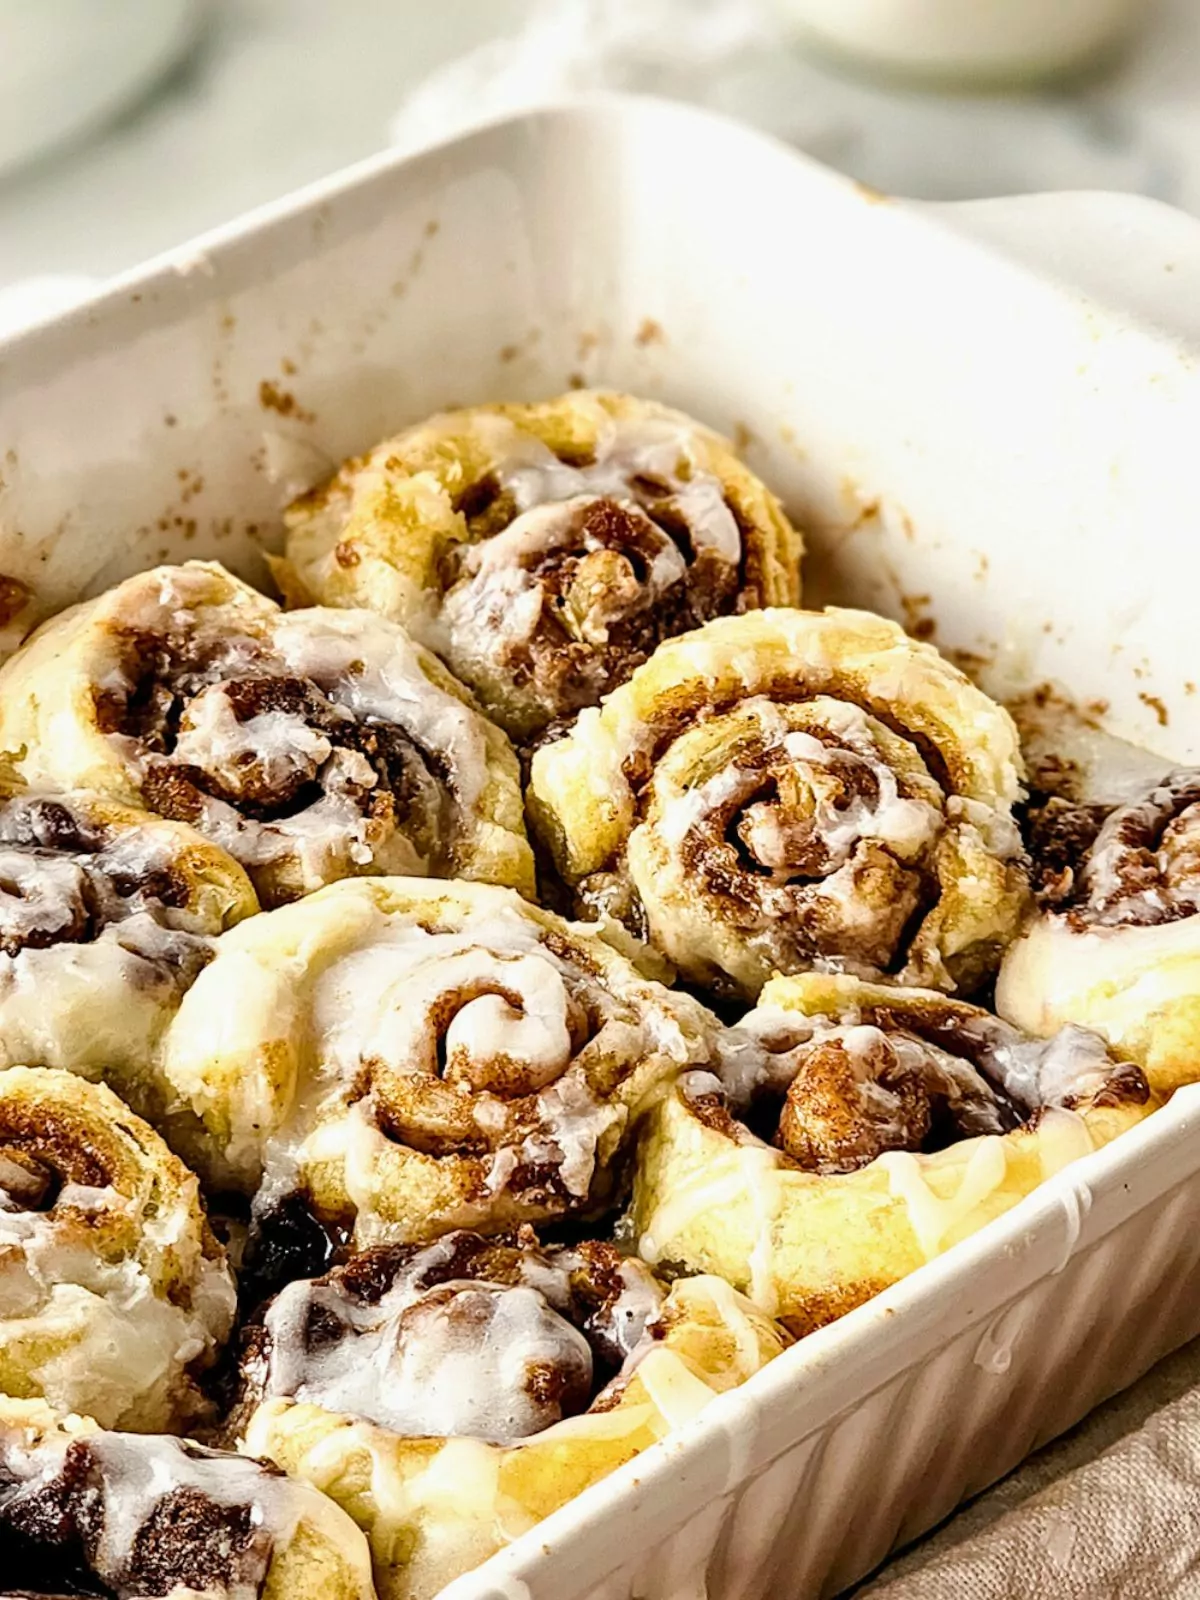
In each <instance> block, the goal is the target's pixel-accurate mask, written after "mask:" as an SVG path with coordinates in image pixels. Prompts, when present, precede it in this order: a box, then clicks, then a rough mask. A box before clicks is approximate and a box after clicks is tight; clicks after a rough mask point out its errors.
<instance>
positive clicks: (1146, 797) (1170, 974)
mask: <svg viewBox="0 0 1200 1600" xmlns="http://www.w3.org/2000/svg"><path fill="white" fill-rule="evenodd" d="M1030 831H1031V843H1032V847H1033V854H1034V861H1035V871H1036V881H1037V887H1038V891H1039V893H1038V900H1039V908H1038V910H1037V912H1036V913H1035V914H1034V915H1033V916H1031V917H1030V919H1029V921H1028V923H1027V925H1026V926H1025V928H1024V929H1023V930H1022V933H1021V936H1020V938H1018V939H1017V940H1016V941H1015V942H1014V944H1013V945H1012V946H1011V947H1010V949H1009V951H1008V952H1007V954H1006V956H1005V958H1004V963H1003V965H1002V967H1001V969H1000V976H999V979H998V981H997V985H996V1006H997V1009H998V1010H999V1011H1000V1013H1001V1014H1002V1015H1003V1016H1005V1017H1007V1018H1008V1019H1009V1020H1010V1021H1011V1022H1013V1023H1015V1024H1016V1025H1017V1026H1018V1027H1021V1028H1024V1029H1026V1030H1027V1031H1028V1032H1029V1033H1033V1034H1039V1035H1045V1034H1048V1033H1052V1032H1053V1031H1054V1030H1055V1029H1057V1028H1060V1027H1062V1026H1063V1024H1064V1023H1067V1022H1078V1023H1082V1024H1084V1025H1085V1026H1086V1027H1089V1028H1094V1029H1095V1030H1096V1031H1097V1032H1098V1033H1100V1034H1102V1035H1103V1036H1104V1038H1105V1039H1107V1040H1108V1042H1109V1045H1110V1046H1111V1048H1112V1050H1113V1052H1114V1054H1116V1055H1118V1056H1121V1057H1124V1058H1126V1059H1128V1060H1130V1061H1136V1062H1137V1063H1138V1064H1139V1065H1140V1066H1141V1067H1142V1068H1143V1069H1144V1070H1145V1073H1146V1076H1147V1078H1148V1079H1149V1081H1150V1086H1151V1088H1153V1089H1154V1090H1155V1091H1156V1093H1158V1094H1164V1095H1165V1094H1169V1093H1170V1091H1171V1090H1172V1089H1176V1088H1178V1087H1179V1085H1180V1084H1184V1083H1193V1082H1195V1081H1196V1080H1197V1079H1200V770H1197V769H1194V768H1182V769H1179V770H1177V771H1175V772H1171V773H1169V774H1168V775H1167V776H1166V777H1164V778H1163V780H1162V781H1161V782H1159V783H1157V784H1153V785H1151V786H1150V787H1149V788H1148V789H1147V790H1146V792H1145V793H1144V794H1142V795H1141V796H1139V797H1137V798H1134V799H1131V800H1129V801H1128V802H1126V803H1124V804H1122V805H1118V806H1095V805H1076V804H1072V803H1071V802H1070V801H1067V800H1063V799H1051V800H1049V801H1047V802H1046V804H1045V805H1043V806H1042V807H1041V808H1040V809H1039V810H1038V811H1037V812H1036V813H1035V814H1034V815H1033V817H1032V819H1031V830H1030Z"/></svg>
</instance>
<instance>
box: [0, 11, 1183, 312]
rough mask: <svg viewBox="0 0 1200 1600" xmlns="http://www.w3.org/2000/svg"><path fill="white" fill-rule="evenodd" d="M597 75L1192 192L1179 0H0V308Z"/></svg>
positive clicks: (997, 164) (773, 125)
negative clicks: (386, 152)
mask: <svg viewBox="0 0 1200 1600" xmlns="http://www.w3.org/2000/svg"><path fill="white" fill-rule="evenodd" d="M1083 68H1087V69H1088V70H1087V71H1086V72H1082V75H1081V69H1083ZM1068 71H1069V72H1070V73H1072V74H1074V75H1073V76H1069V77H1067V76H1064V73H1066V72H1068ZM981 83H983V84H985V85H988V86H991V92H987V93H978V92H972V90H974V89H978V88H979V86H980V84H981ZM997 84H998V85H1000V86H1001V87H995V86H996V85H997ZM604 88H619V89H630V90H634V91H643V92H647V91H648V92H653V93H658V94H666V95H673V96H678V97H681V98H686V99H690V100H694V101H697V102H699V103H702V104H705V105H708V106H711V107H713V108H715V109H718V110H721V111H725V112H728V113H731V114H733V115H736V116H740V117H743V118H746V119H747V120H749V121H752V122H754V123H756V124H758V125H759V126H761V127H763V128H765V129H767V130H768V131H770V132H773V133H775V134H777V135H778V136H780V137H782V138H784V139H788V140H790V141H792V142H793V143H795V144H796V145H798V146H800V147H801V148H803V149H805V150H807V151H809V152H810V153H811V154H813V155H815V156H816V157H817V158H818V159H820V160H823V161H826V162H828V163H830V164H831V165H833V166H836V167H839V168H841V169H843V170H844V171H846V172H848V173H850V174H851V175H853V176H854V177H856V178H858V179H860V180H862V181H864V182H866V183H869V184H872V185H874V186H876V187H878V188H881V189H884V190H887V191H889V192H892V193H897V194H905V195H910V196H916V197H921V198H928V199H959V198H970V197H975V196H979V195H986V194H996V193H1003V192H1013V191H1023V190H1037V189H1063V188H1097V187H1098V188H1118V189H1132V190H1137V191H1140V192H1142V193H1145V194H1150V195H1153V196H1156V197H1158V198H1160V199H1164V200H1167V201H1170V202H1172V203H1174V204H1176V205H1181V206H1184V207H1186V208H1189V209H1191V210H1193V211H1196V212H1198V213H1200V4H1197V0H1162V3H1161V4H1158V5H1155V4H1153V3H1151V0H336V3H335V0H0V322H3V321H5V320H8V321H9V322H10V323H11V322H12V321H13V320H14V319H16V318H18V317H23V316H28V315H33V314H37V312H38V310H39V308H40V307H45V306H46V305H48V304H50V303H51V302H52V301H54V299H55V297H58V298H59V299H62V298H65V297H68V296H70V295H72V294H74V293H76V292H78V288H79V285H80V281H81V280H94V279H96V278H99V277H104V276H107V275H109V274H111V273H114V272H117V271H120V270H122V269H124V268H127V267H129V266H132V265H134V264H135V263H136V262H138V261H139V260H142V259H144V258H145V257H147V256H149V255H152V254H154V253H155V252H157V251H159V250H162V249H166V248H168V247H170V246H172V245H175V244H178V243H180V242H182V241H183V240H185V239H187V238H188V237H190V236H192V235H194V234H196V233H197V232H199V231H201V230H203V229H205V228H208V227H211V226H213V225H215V224H217V223H220V222H223V221H226V220H228V219H229V218H230V217H233V216H235V215H237V214H238V213H239V212H242V211H245V210H246V209H248V208H249V207H251V206H253V205H256V204H258V203H260V202H262V201H264V200H269V199H272V198H275V197H276V196H278V195H280V194H283V193H285V192H287V191H288V190H289V189H292V188H295V187H296V186H297V185H299V184H302V183H304V182H307V181H308V180H310V179H313V178H316V177H319V176H322V175H324V174H326V173H328V172H331V171H333V170H335V169H336V168H338V167H340V166H342V165H345V164H346V163H347V162H350V161H353V160H356V159H357V158H359V157H362V156H365V155H369V154H371V153H372V152H373V151H375V150H378V149H380V148H381V147H383V146H384V145H386V144H388V143H389V142H391V143H394V144H397V145H400V146H403V147H415V146H418V145H420V144H422V143H425V142H428V141H429V140H431V139H436V138H438V137H442V136H445V135H447V134H450V133H453V132H455V131H456V130H457V129H459V128H461V127H462V126H464V125H467V124H469V123H471V122H472V121H477V120H480V119H482V118H486V117H488V116H492V115H499V114H503V113H504V112H506V111H511V110H515V109H519V108H520V107H522V106H526V105H529V104H534V103H537V102H539V101H541V102H544V101H547V100H559V99H562V98H564V97H567V96H570V95H573V94H579V93H587V92H591V91H595V90H598V89H604ZM47 277H49V278H51V279H52V280H53V281H52V282H51V283H50V284H49V285H47V283H46V281H45V280H46V279H47ZM31 279H36V280H39V281H38V282H36V283H34V284H32V285H31V284H30V283H29V280H31ZM6 308H7V309H6Z"/></svg>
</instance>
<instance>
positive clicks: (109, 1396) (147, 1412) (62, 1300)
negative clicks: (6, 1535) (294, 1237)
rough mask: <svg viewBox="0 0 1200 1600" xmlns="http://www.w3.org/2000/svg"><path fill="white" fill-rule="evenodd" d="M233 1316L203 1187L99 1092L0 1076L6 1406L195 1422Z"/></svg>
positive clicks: (111, 1421) (57, 1076)
mask: <svg viewBox="0 0 1200 1600" xmlns="http://www.w3.org/2000/svg"><path fill="white" fill-rule="evenodd" d="M233 1314H234V1289H233V1279H232V1277H231V1276H230V1273H229V1269H228V1267H227V1266H226V1263H225V1257H224V1253H223V1251H222V1250H221V1249H220V1247H219V1245H218V1244H217V1242H216V1240H215V1239H214V1238H213V1235H212V1233H211V1231H210V1229H209V1226H208V1223H207V1221H206V1219H205V1215H204V1210H203V1207H202V1206H201V1203H200V1191H199V1187H198V1185H197V1182H196V1179H195V1178H194V1177H193V1176H192V1174H191V1173H190V1172H188V1170H187V1169H186V1168H185V1167H184V1165H183V1163H182V1162H180V1161H179V1160H177V1159H176V1157H175V1156H173V1155H172V1154H171V1152H170V1151H169V1150H168V1149H167V1147H166V1145H165V1144H164V1143H163V1141H162V1140H161V1139H160V1138H159V1137H158V1135H157V1134H156V1133H154V1132H153V1130H152V1129H151V1128H149V1127H147V1126H146V1124H145V1123H144V1122H142V1121H141V1120H140V1118H138V1117H135V1116H134V1115H133V1113H132V1112H131V1111H129V1110H128V1109H127V1108H126V1107H125V1106H124V1105H122V1103H121V1102H120V1101H119V1100H118V1099H117V1097H116V1095H114V1094H113V1093H112V1092H111V1090H109V1089H107V1088H106V1087H105V1086H104V1085H103V1084H98V1083H86V1082H85V1081H84V1080H83V1079H81V1078H76V1077H72V1076H71V1075H70V1074H69V1073H65V1072H56V1071H53V1070H51V1069H46V1068H36V1067H10V1068H9V1069H8V1070H7V1071H5V1072H0V1394H3V1395H9V1396H14V1397H16V1398H18V1399H31V1398H37V1397H40V1398H44V1399H45V1400H46V1401H48V1402H49V1403H50V1404H51V1405H53V1406H54V1407H55V1408H56V1409H58V1410H60V1411H79V1412H84V1413H87V1414H88V1415H89V1416H92V1417H94V1418H95V1419H96V1421H97V1422H99V1423H101V1424H102V1425H103V1426H105V1427H118V1426H119V1427H122V1428H131V1429H135V1430H139V1431H141V1430H153V1429H162V1428H174V1427H178V1426H181V1425H183V1424H184V1423H187V1422H189V1421H192V1422H194V1421H195V1420H196V1419H197V1418H198V1417H199V1416H200V1415H201V1414H202V1409H203V1408H202V1403H201V1396H200V1392H199V1389H198V1387H197V1378H198V1376H199V1374H200V1373H201V1372H202V1370H203V1368H204V1367H205V1366H207V1365H211V1363H212V1361H213V1359H214V1357H215V1355H216V1353H217V1350H218V1348H219V1346H220V1345H221V1343H222V1342H223V1341H224V1339H225V1338H226V1337H227V1336H228V1334H229V1331H230V1328H231V1326H232V1323H233ZM0 1522H2V1518H0Z"/></svg>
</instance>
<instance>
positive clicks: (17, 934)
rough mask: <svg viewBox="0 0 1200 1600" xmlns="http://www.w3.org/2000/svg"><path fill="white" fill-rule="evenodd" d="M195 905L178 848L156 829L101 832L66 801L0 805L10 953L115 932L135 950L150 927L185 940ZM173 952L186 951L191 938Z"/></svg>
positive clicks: (3, 942)
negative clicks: (125, 936) (128, 936)
mask: <svg viewBox="0 0 1200 1600" xmlns="http://www.w3.org/2000/svg"><path fill="white" fill-rule="evenodd" d="M189 898H190V896H189V889H188V882H187V879H186V878H185V877H184V875H183V873H182V872H181V870H180V868H179V865H178V845H177V844H176V842H175V840H174V838H173V836H171V835H170V834H169V833H167V831H166V830H165V829H163V828H162V827H161V826H159V825H157V824H154V823H148V824H147V825H146V826H144V827H137V826H133V827H126V828H121V829H116V828H111V829H109V828H104V827H100V826H97V825H96V824H95V823H94V822H93V821H92V819H91V816H90V814H89V811H88V808H87V807H86V806H84V805H81V804H75V803H73V802H72V801H71V800H70V798H69V797H59V798H54V799H50V798H47V797H41V796H21V797H18V798H15V799H10V800H6V801H4V802H3V803H2V804H0V949H2V950H3V953H4V954H5V955H8V956H16V955H18V954H20V953H21V952H22V951H24V950H38V949H45V948H47V947H48V946H51V945H55V944H63V943H66V944H86V943H90V942H92V941H93V940H96V939H98V938H100V937H101V936H102V935H103V934H104V933H105V931H106V930H107V929H110V928H114V927H117V926H118V925H120V926H121V927H122V931H123V933H129V934H131V935H132V936H133V942H134V944H135V945H136V944H137V943H138V942H139V938H140V937H141V936H142V935H141V925H142V924H145V923H148V922H152V923H154V924H156V925H157V926H158V927H159V928H160V929H164V930H171V931H172V932H175V933H178V934H182V935H187V934H188V933H192V932H196V931H198V929H197V926H196V918H195V916H194V914H193V913H191V912H190V910H189V904H188V902H189ZM135 924H137V925H138V926H137V927H134V926H133V925H135ZM151 937H153V936H151ZM177 945H178V949H179V951H180V954H182V953H183V951H184V950H185V949H186V939H184V940H180V941H177Z"/></svg>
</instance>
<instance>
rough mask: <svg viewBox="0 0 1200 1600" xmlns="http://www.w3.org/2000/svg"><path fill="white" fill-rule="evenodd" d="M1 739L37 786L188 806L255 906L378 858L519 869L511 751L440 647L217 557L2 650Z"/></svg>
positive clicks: (147, 581) (458, 870)
mask: <svg viewBox="0 0 1200 1600" xmlns="http://www.w3.org/2000/svg"><path fill="white" fill-rule="evenodd" d="M0 743H2V744H3V748H4V750H5V751H6V752H7V755H8V758H9V759H10V760H11V761H12V763H13V765H14V766H15V768H16V770H17V772H18V774H19V776H20V777H21V778H22V779H23V780H24V781H26V782H27V783H29V784H30V785H36V786H39V787H46V788H51V789H72V788H88V789H95V790H98V791H100V792H101V793H103V794H106V795H109V796H111V797H112V798H113V799H116V800H119V801H121V802H123V803H125V804H128V805H135V806H140V807H143V808H145V809H148V810H151V811H155V812H158V813H159V814H160V815H163V816H169V817H172V818H174V819H176V820H178V821H182V822H186V823H189V824H190V825H192V826H193V827H195V828H196V829H197V830H198V831H199V832H201V833H203V834H204V835H205V837H206V838H208V839H210V840H212V841H213V842H214V843H216V844H219V845H221V846H222V847H223V848H224V849H226V850H227V851H228V852H229V854H230V855H232V856H233V857H234V858H235V859H236V860H238V861H239V862H241V864H242V865H243V866H244V867H245V868H246V870H247V872H248V873H249V875H250V878H251V879H252V881H253V883H254V886H255V889H256V890H257V892H258V895H259V897H260V899H261V900H262V902H263V904H264V905H275V904H279V903H281V902H283V901H287V900H291V899H294V898H295V897H296V896H298V895H302V894H306V893H308V892H310V891H311V890H313V889H316V888H318V887H320V886H321V885H322V884H325V883H328V882H330V881H332V880H335V879H338V878H343V877H346V876H349V875H354V874H359V873H371V872H385V871H393V872H394V871H403V872H407V873H416V874H421V873H431V874H434V875H441V876H451V877H467V878H480V879H484V880H488V881H492V880H494V881H497V882H502V883H512V884H515V885H517V886H518V887H522V888H530V887H531V886H532V880H533V862H532V857H531V854H530V851H529V845H528V842H527V841H526V838H525V833H524V824H523V820H522V804H521V791H520V782H519V776H518V771H517V764H516V758H515V756H514V754H513V752H512V749H511V747H510V746H509V744H508V741H507V739H506V738H505V736H504V735H503V734H502V733H501V732H500V730H499V729H498V728H495V727H494V726H493V725H492V724H491V723H490V722H488V720H487V719H486V718H485V717H484V716H482V714H481V713H480V712H479V711H478V710H477V708H476V707H475V706H474V704H473V702H472V701H471V698H470V696H469V695H468V693H467V691H466V690H465V689H464V688H463V687H462V686H461V684H459V683H458V682H457V681H456V680H455V679H453V678H452V677H451V676H450V674H449V673H448V672H447V671H446V669H445V668H444V667H443V666H442V665H441V663H440V662H439V661H438V660H437V658H436V657H434V656H433V655H431V654H430V653H429V652H428V651H425V650H423V649H422V648H421V647H420V646H418V645H415V644H414V643H413V642H412V640H410V639H409V637H408V636H407V634H406V633H405V632H404V630H403V629H402V628H400V627H399V626H398V625H396V624H394V623H390V622H387V621H385V620H383V619H382V618H380V617H377V616H374V615H372V614H371V613H368V612H348V611H332V610H322V609H320V608H316V609H313V610H311V611H304V612H296V613H292V614H285V613H284V612H282V611H281V610H280V608H279V607H278V606H277V605H276V604H275V603H274V602H273V601H271V600H268V599H267V598H266V597H265V596H264V595H261V594H259V593H258V592H257V591H256V590H254V589H251V588H250V587H248V585H246V584H244V583H241V582H240V581H239V580H238V579H236V578H234V577H232V576H231V575H230V574H229V573H228V572H226V571H225V570H224V568H222V567H220V566H218V565H216V564H215V563H206V562H189V563H188V564H187V565H185V566H181V567H160V568H157V569H155V570H153V571H150V572H144V573H142V574H140V575H139V576H137V577H133V578H129V579H127V580H126V581H125V582H124V583H122V584H119V585H118V586H117V587H116V588H115V589H111V590H109V591H108V592H107V593H105V594H103V595H101V596H100V597H99V598H98V599H96V600H89V601H84V602H83V603H82V604H80V605H78V606H74V607H72V608H71V609H70V610H68V611H65V612H63V613H62V614H61V615H59V616H57V617H54V618H52V619H51V620H50V621H49V622H46V623H44V624H43V625H42V627H40V628H39V629H38V630H37V631H36V632H35V633H34V634H33V635H32V637H31V638H30V639H29V641H28V642H27V643H26V644H25V645H23V646H22V648H21V649H20V650H18V651H17V653H16V654H15V655H14V656H13V657H12V658H11V659H10V660H9V661H8V662H6V663H5V665H4V666H3V668H0Z"/></svg>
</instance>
